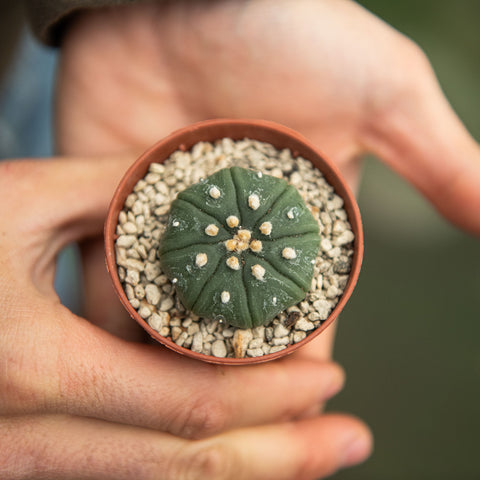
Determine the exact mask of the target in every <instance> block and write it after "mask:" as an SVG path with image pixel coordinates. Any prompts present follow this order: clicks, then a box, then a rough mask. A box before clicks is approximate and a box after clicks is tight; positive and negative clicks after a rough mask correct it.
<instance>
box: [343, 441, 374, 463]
mask: <svg viewBox="0 0 480 480" xmlns="http://www.w3.org/2000/svg"><path fill="white" fill-rule="evenodd" d="M371 450H372V439H371V438H370V437H369V436H367V435H365V434H362V435H361V436H356V437H354V438H353V439H352V440H350V443H348V444H347V447H346V449H345V451H344V454H343V458H342V462H341V463H342V467H351V466H353V465H357V464H359V463H361V462H363V461H365V460H366V459H367V458H368V457H369V455H370V453H371Z"/></svg>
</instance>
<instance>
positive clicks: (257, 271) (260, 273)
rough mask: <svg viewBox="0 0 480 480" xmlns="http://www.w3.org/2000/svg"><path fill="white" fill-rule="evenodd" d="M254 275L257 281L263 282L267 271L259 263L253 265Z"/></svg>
mask: <svg viewBox="0 0 480 480" xmlns="http://www.w3.org/2000/svg"><path fill="white" fill-rule="evenodd" d="M252 275H253V276H254V277H255V278H256V279H257V280H263V278H264V277H265V269H264V268H263V267H262V266H261V265H259V264H258V263H257V264H256V265H253V267H252Z"/></svg>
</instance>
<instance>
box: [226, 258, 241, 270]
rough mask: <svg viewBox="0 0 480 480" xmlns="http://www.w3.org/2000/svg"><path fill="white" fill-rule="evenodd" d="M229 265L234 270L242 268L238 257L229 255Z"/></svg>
mask: <svg viewBox="0 0 480 480" xmlns="http://www.w3.org/2000/svg"><path fill="white" fill-rule="evenodd" d="M227 265H228V266H229V267H230V268H231V269H232V270H239V269H240V262H239V261H238V258H237V257H228V258H227Z"/></svg>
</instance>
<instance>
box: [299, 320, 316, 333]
mask: <svg viewBox="0 0 480 480" xmlns="http://www.w3.org/2000/svg"><path fill="white" fill-rule="evenodd" d="M314 328H315V325H314V324H313V323H312V322H310V321H309V320H307V319H306V318H300V320H298V321H297V323H296V324H295V330H302V331H303V332H308V331H309V330H313V329H314Z"/></svg>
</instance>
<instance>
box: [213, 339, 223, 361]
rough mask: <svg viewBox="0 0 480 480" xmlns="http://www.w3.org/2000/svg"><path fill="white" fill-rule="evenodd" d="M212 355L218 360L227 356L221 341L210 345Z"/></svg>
mask: <svg viewBox="0 0 480 480" xmlns="http://www.w3.org/2000/svg"><path fill="white" fill-rule="evenodd" d="M212 355H213V356H214V357H219V358H224V357H226V356H227V347H226V346H225V342H224V341H223V340H215V342H213V343H212Z"/></svg>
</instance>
